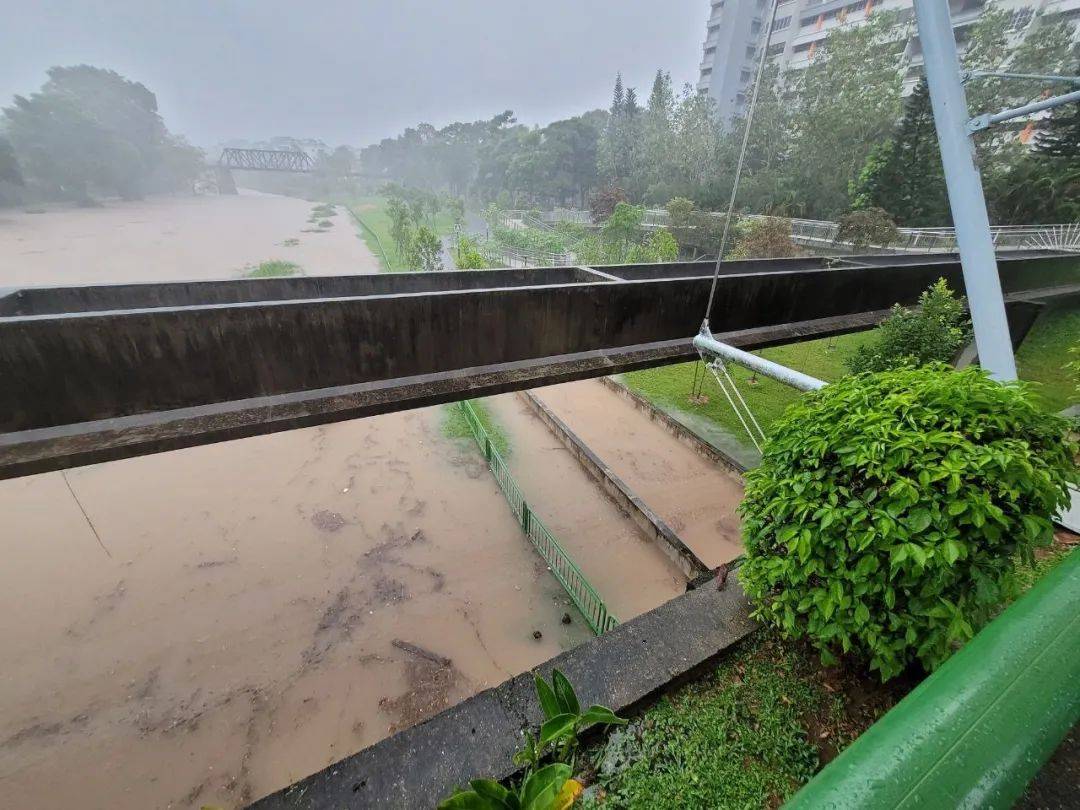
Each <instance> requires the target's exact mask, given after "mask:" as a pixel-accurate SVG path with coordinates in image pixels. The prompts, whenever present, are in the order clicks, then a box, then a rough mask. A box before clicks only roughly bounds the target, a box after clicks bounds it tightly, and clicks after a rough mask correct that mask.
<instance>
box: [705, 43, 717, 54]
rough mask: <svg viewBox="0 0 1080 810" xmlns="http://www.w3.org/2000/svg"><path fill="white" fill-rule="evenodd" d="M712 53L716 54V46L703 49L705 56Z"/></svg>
mask: <svg viewBox="0 0 1080 810" xmlns="http://www.w3.org/2000/svg"><path fill="white" fill-rule="evenodd" d="M714 53H716V46H715V45H712V46H710V47H708V48H706V49H705V55H706V56H712V55H713V54H714Z"/></svg>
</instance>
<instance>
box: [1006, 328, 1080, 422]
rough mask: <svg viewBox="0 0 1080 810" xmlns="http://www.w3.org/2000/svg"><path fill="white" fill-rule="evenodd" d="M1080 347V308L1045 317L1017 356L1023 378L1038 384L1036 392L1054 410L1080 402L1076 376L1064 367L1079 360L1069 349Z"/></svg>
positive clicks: (1023, 344) (1028, 337) (1079, 356)
mask: <svg viewBox="0 0 1080 810" xmlns="http://www.w3.org/2000/svg"><path fill="white" fill-rule="evenodd" d="M1077 346H1080V308H1065V307H1063V308H1061V309H1055V310H1051V311H1050V312H1047V313H1045V314H1043V316H1042V317H1040V318H1039V320H1038V321H1036V322H1035V326H1034V327H1032V330H1031V333H1030V334H1029V335H1028V336H1027V339H1026V340H1025V341H1024V342H1023V343H1022V344H1021V345H1020V351H1018V352H1017V353H1016V364H1017V366H1018V368H1019V374H1020V379H1022V380H1029V381H1031V382H1034V383H1038V385H1037V386H1036V391H1038V393H1039V395H1040V396H1041V397H1042V399H1043V401H1044V402H1045V403H1046V406H1047V407H1048V408H1050V409H1051V410H1055V411H1060V410H1061V409H1062V408H1065V407H1067V406H1068V405H1071V404H1073V403H1076V402H1080V393H1078V392H1077V388H1076V386H1077V383H1078V382H1080V380H1077V378H1076V375H1075V374H1072V373H1070V371H1069V370H1068V369H1067V368H1065V364H1066V363H1069V362H1073V361H1076V360H1080V354H1070V349H1073V348H1075V347H1077Z"/></svg>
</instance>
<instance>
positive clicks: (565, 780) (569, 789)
mask: <svg viewBox="0 0 1080 810" xmlns="http://www.w3.org/2000/svg"><path fill="white" fill-rule="evenodd" d="M570 773H571V770H570V766H569V765H563V764H562V763H555V764H552V765H548V766H547V767H545V768H541V769H540V770H538V771H533V772H532V773H530V774H529V775H528V777H527V778H526V779H525V781H524V782H523V783H522V784H521V788H520V789H519V790H510V789H509V788H506V787H503V786H502V785H500V784H499V783H498V782H495V781H494V780H491V779H474V780H472V782H470V783H469V785H470V786H471V787H472V790H461V791H458V792H457V793H455V794H454V795H453V796H451V797H450V798H449V799H445V800H444V801H443V802H441V803H440V804H439V810H568V808H569V807H570V806H571V805H572V804H573V803H574V800H575V799H576V798H577V796H578V794H579V793H581V784H580V783H579V782H577V780H575V779H571V778H570Z"/></svg>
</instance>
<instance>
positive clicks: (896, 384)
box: [739, 364, 1077, 680]
mask: <svg viewBox="0 0 1080 810" xmlns="http://www.w3.org/2000/svg"><path fill="white" fill-rule="evenodd" d="M1067 429H1068V423H1067V422H1066V421H1065V420H1063V419H1061V418H1059V417H1057V416H1054V415H1052V414H1048V413H1046V412H1045V411H1042V410H1040V409H1039V408H1038V407H1037V406H1036V405H1035V404H1034V402H1033V401H1032V398H1031V396H1030V395H1029V393H1028V391H1027V389H1026V388H1025V387H1023V386H1022V385H1020V384H1008V385H1003V384H1000V383H997V382H995V381H993V380H991V379H989V377H987V376H986V374H985V373H984V372H982V371H981V370H979V369H976V368H971V369H967V370H965V371H953V370H951V369H949V368H948V367H946V366H944V365H942V364H934V365H932V366H928V367H926V368H922V369H902V370H899V371H892V372H884V373H878V374H862V375H856V376H851V377H845V378H843V379H841V380H840V381H839V382H836V383H833V384H831V385H829V386H827V387H826V388H824V389H822V390H821V391H819V392H816V393H815V394H812V395H809V396H807V397H804V398H803V399H801V400H799V401H798V402H797V403H796V404H794V405H792V406H791V407H790V408H788V410H787V411H786V412H785V414H784V416H783V417H781V419H780V420H778V421H777V422H776V423H775V425H774V426H773V432H772V436H771V438H770V440H769V442H768V444H767V445H766V447H765V453H764V456H763V460H762V464H761V466H759V467H758V468H756V469H754V470H752V471H751V472H750V473H748V474H747V477H746V496H745V499H744V501H743V504H742V506H741V507H740V510H741V512H742V515H743V534H744V539H745V543H746V561H745V563H744V564H743V566H742V567H741V569H740V572H739V578H740V580H741V581H742V583H743V586H744V588H745V589H746V592H747V594H748V595H749V596H750V597H751V598H752V599H753V600H754V602H755V612H754V615H755V616H756V617H757V618H759V619H761V620H763V621H765V622H768V623H770V624H773V625H775V626H777V627H779V628H780V629H781V631H782V632H783V633H784V634H785V635H787V636H789V637H795V638H799V637H804V636H805V637H808V638H809V639H810V640H811V641H812V642H813V643H814V645H815V646H817V648H818V649H819V650H820V651H821V652H822V656H823V658H825V659H826V661H827V662H829V661H831V660H832V659H833V658H834V656H835V655H837V654H844V653H853V654H855V655H856V656H858V657H861V658H863V659H865V660H867V661H868V662H869V664H870V668H871V669H874V670H878V671H879V672H880V674H881V677H882V679H883V680H885V679H888V678H891V677H893V676H895V675H897V674H899V673H900V672H901V671H902V670H903V669H904V668H905V667H907V666H908V665H909V664H911V663H913V662H915V661H918V662H919V663H921V664H922V665H923V666H924V667H925V668H926V669H928V670H933V669H934V668H936V667H937V666H939V665H940V664H941V663H942V662H944V661H945V660H946V659H947V658H948V657H949V655H951V654H952V652H953V651H954V650H955V649H956V648H957V647H958V646H959V645H961V644H963V643H964V642H966V641H967V640H968V639H970V638H971V637H972V636H973V635H974V634H975V633H976V632H977V631H978V630H979V628H981V627H982V626H983V625H984V624H985V623H986V622H987V621H989V619H990V618H992V617H993V615H994V614H995V612H996V611H997V609H998V607H999V606H1000V605H1001V604H1002V602H1003V601H1005V600H1006V599H1008V598H1009V597H1010V595H1011V594H1012V593H1013V592H1014V591H1015V587H1016V584H1015V577H1014V571H1015V568H1016V564H1017V560H1018V559H1019V560H1024V561H1027V562H1030V561H1031V560H1032V558H1033V550H1034V549H1035V547H1037V546H1044V545H1048V544H1049V543H1050V542H1051V540H1052V537H1053V531H1052V524H1051V517H1052V516H1053V515H1054V514H1055V513H1056V512H1057V511H1058V510H1059V509H1060V508H1061V507H1063V506H1065V505H1067V504H1068V502H1069V492H1068V488H1067V485H1068V484H1069V483H1070V482H1075V481H1076V480H1077V469H1076V466H1075V465H1074V463H1073V457H1074V454H1075V452H1076V450H1077V447H1076V444H1075V443H1074V442H1073V441H1072V440H1071V439H1069V438H1068V436H1067Z"/></svg>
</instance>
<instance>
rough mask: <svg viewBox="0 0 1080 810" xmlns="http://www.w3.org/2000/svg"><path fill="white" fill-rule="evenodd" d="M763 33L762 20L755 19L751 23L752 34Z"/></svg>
mask: <svg viewBox="0 0 1080 810" xmlns="http://www.w3.org/2000/svg"><path fill="white" fill-rule="evenodd" d="M760 33H761V20H754V21H753V22H752V23H750V35H751V36H756V35H757V34H760Z"/></svg>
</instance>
